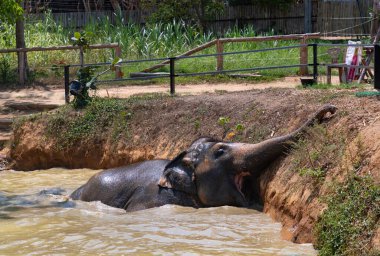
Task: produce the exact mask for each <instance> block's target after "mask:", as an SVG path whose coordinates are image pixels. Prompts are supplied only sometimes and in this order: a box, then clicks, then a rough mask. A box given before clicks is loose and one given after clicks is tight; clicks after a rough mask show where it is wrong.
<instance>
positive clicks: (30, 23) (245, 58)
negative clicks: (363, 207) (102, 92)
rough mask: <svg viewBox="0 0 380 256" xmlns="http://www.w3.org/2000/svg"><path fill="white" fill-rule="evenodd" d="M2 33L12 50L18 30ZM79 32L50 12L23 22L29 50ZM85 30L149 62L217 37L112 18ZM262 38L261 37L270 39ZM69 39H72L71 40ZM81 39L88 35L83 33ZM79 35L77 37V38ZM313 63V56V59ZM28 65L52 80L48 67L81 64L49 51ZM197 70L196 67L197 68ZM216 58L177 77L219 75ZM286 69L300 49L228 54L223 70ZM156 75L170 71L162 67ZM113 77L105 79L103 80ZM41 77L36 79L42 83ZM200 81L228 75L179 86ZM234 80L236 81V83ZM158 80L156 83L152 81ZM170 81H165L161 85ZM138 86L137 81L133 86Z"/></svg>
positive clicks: (191, 28) (91, 57)
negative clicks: (42, 16) (212, 73)
mask: <svg viewBox="0 0 380 256" xmlns="http://www.w3.org/2000/svg"><path fill="white" fill-rule="evenodd" d="M2 27H3V29H0V48H9V47H12V46H14V45H15V37H14V34H15V29H14V26H11V25H9V24H3V25H2ZM76 30H77V28H76V27H73V28H63V26H62V25H61V24H60V23H56V22H55V21H54V19H53V18H52V16H51V14H49V13H46V14H45V19H43V20H36V19H33V18H32V17H30V16H28V17H27V20H26V23H25V34H26V35H27V36H26V38H25V39H26V45H27V46H28V47H39V46H46V47H48V46H56V45H68V44H71V43H72V42H71V41H70V37H71V36H73V35H74V31H76ZM83 31H84V32H85V33H86V34H90V35H91V34H92V35H96V36H94V37H92V39H91V43H94V44H99V43H119V44H120V46H121V48H122V52H123V56H124V58H126V59H130V60H135V59H146V58H161V57H170V56H176V55H179V54H181V53H183V52H185V51H188V50H190V49H193V48H194V47H196V46H199V45H201V44H204V43H206V42H209V41H211V40H213V39H215V38H216V37H217V36H216V35H215V34H213V33H211V32H205V33H203V32H200V30H199V29H198V28H197V26H195V25H191V24H189V23H186V22H184V21H173V22H171V23H167V24H165V23H162V22H160V23H154V24H153V23H152V24H147V25H146V26H140V25H136V24H126V25H123V24H122V23H116V24H113V23H112V22H111V19H110V18H109V17H105V18H100V19H96V20H93V21H92V22H89V23H88V24H87V25H86V26H85V27H84V28H83ZM271 34H272V33H269V34H261V35H271ZM68 35H71V36H68ZM80 35H81V36H83V35H84V34H83V33H82V32H81V33H80ZM78 36H79V35H78V34H77V37H78ZM224 36H225V37H241V36H242V37H248V36H256V32H255V28H254V27H252V26H247V27H245V28H242V29H241V28H238V27H234V28H231V29H229V30H227V31H226V32H225V33H224ZM298 43H299V42H296V41H273V42H262V43H255V42H250V43H236V44H225V47H224V50H225V52H232V51H244V50H255V49H261V48H271V47H276V46H288V45H294V44H298ZM208 53H215V47H211V48H208V49H205V50H203V51H202V52H200V54H208ZM113 54H114V52H113V50H112V49H102V50H91V54H86V55H85V56H84V57H85V58H84V59H85V62H86V63H96V62H108V61H109V59H110V58H112V57H113ZM7 56H9V58H10V62H9V63H10V64H11V69H12V70H15V69H16V66H17V61H16V55H15V54H7ZM309 56H310V58H311V56H312V54H311V53H310V54H309ZM28 62H29V66H30V68H31V69H33V70H34V71H35V72H36V73H37V74H41V72H42V71H43V73H44V75H45V77H46V76H49V78H54V77H55V76H56V74H57V72H56V69H51V68H50V67H52V66H55V67H59V68H60V69H61V66H62V65H67V64H73V63H78V54H77V52H76V51H55V52H54V54H52V53H51V52H48V53H46V52H45V53H44V52H31V53H29V54H28ZM195 62H196V63H197V65H194V63H195ZM153 64H156V63H152V62H144V63H134V64H124V65H123V66H122V68H121V71H122V73H124V74H126V75H128V74H130V73H131V72H140V71H141V70H143V69H145V68H148V67H150V66H151V65H153ZM215 64H216V62H215V57H214V56H210V57H207V58H206V57H205V58H199V59H181V60H179V61H177V62H176V70H177V72H183V73H193V72H203V71H208V70H209V71H211V70H212V71H214V70H215ZM284 64H287V65H288V64H299V49H288V50H279V51H270V52H258V53H252V54H240V55H229V56H225V58H224V68H225V69H226V70H227V69H236V67H237V66H239V67H240V68H252V67H263V66H275V65H284ZM297 70H298V69H297V68H286V69H278V70H263V71H261V72H260V74H261V75H263V76H262V77H261V78H252V79H249V80H251V81H253V82H254V81H257V80H258V79H259V80H263V79H270V80H273V79H275V78H278V77H283V76H285V75H289V74H295V73H296V72H297ZM158 71H168V69H167V68H163V69H162V70H158ZM110 77H111V74H108V75H106V77H105V79H108V78H110ZM38 78H39V77H36V79H38ZM190 80H191V81H192V82H194V81H196V82H204V81H207V82H217V81H220V80H224V81H229V80H231V77H229V76H208V77H204V76H202V77H197V78H196V79H195V80H194V78H193V77H191V78H190V77H186V78H185V77H179V78H178V82H179V83H181V82H182V83H184V82H189V81H190ZM235 80H236V79H235ZM154 81H156V80H154ZM163 81H166V80H163ZM52 82H53V81H52ZM134 83H136V82H134Z"/></svg>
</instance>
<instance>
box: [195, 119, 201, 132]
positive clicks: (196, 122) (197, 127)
mask: <svg viewBox="0 0 380 256" xmlns="http://www.w3.org/2000/svg"><path fill="white" fill-rule="evenodd" d="M200 127H201V121H200V120H199V119H197V120H195V121H194V128H195V130H196V131H198V130H199V128H200Z"/></svg>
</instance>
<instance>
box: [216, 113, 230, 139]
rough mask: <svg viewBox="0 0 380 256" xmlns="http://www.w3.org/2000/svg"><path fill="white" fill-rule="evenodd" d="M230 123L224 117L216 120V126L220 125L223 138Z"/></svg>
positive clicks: (228, 119)
mask: <svg viewBox="0 0 380 256" xmlns="http://www.w3.org/2000/svg"><path fill="white" fill-rule="evenodd" d="M230 121H231V120H230V118H229V117H224V116H222V117H219V119H218V125H220V126H221V127H222V128H223V131H224V134H223V137H224V136H225V135H226V133H227V132H228V130H229V129H230V128H229V123H230Z"/></svg>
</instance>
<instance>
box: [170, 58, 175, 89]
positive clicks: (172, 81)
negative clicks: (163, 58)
mask: <svg viewBox="0 0 380 256" xmlns="http://www.w3.org/2000/svg"><path fill="white" fill-rule="evenodd" d="M169 61H170V62H169V63H170V94H171V95H174V94H175V65H174V64H175V58H174V57H172V58H169Z"/></svg>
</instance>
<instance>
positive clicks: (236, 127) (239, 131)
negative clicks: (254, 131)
mask: <svg viewBox="0 0 380 256" xmlns="http://www.w3.org/2000/svg"><path fill="white" fill-rule="evenodd" d="M244 128H245V127H244V125H242V124H237V125H236V126H235V131H236V132H237V133H241V132H243V131H244Z"/></svg>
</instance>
